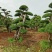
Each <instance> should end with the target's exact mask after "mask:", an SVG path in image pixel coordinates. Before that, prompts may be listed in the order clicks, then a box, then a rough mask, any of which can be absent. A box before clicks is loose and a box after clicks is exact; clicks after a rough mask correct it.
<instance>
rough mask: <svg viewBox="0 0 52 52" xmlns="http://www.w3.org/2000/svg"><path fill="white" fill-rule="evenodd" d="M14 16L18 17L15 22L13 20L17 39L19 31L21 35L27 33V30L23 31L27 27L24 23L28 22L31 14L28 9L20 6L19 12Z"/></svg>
mask: <svg viewBox="0 0 52 52" xmlns="http://www.w3.org/2000/svg"><path fill="white" fill-rule="evenodd" d="M15 12H16V14H15V16H18V18H17V19H16V20H14V24H15V25H14V24H13V25H14V26H15V27H14V29H15V28H16V29H15V30H16V34H15V36H16V39H19V36H20V31H21V33H22V32H23V33H25V32H27V30H26V29H25V28H26V27H27V25H26V24H25V22H26V21H27V20H30V18H29V15H31V16H33V14H32V13H31V12H28V7H27V6H26V5H22V6H20V7H19V10H16V11H15ZM13 25H12V26H11V28H12V27H13Z"/></svg>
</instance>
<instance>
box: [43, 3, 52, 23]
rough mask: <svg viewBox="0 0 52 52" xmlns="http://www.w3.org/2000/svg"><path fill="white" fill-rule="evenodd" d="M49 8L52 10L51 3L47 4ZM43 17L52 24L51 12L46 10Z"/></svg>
mask: <svg viewBox="0 0 52 52" xmlns="http://www.w3.org/2000/svg"><path fill="white" fill-rule="evenodd" d="M49 7H50V8H51V9H52V3H50V4H49ZM44 13H45V14H44V15H43V17H44V18H48V20H49V22H52V10H46V11H45V12H44Z"/></svg>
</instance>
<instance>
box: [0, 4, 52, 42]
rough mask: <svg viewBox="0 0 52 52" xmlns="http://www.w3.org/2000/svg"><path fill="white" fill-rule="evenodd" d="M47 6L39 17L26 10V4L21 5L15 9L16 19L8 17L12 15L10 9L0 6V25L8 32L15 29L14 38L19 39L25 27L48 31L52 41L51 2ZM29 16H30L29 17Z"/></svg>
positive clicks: (24, 31) (25, 30)
mask: <svg viewBox="0 0 52 52" xmlns="http://www.w3.org/2000/svg"><path fill="white" fill-rule="evenodd" d="M49 7H50V10H46V11H45V12H44V13H45V14H44V15H43V16H42V17H41V16H39V15H37V14H35V15H33V14H32V13H31V12H29V11H28V10H29V8H28V7H27V6H26V5H22V6H20V7H19V9H18V10H16V11H15V12H16V14H15V16H18V17H17V18H16V19H12V18H10V17H12V16H11V15H10V11H7V10H6V9H2V8H1V7H0V10H1V12H0V27H5V28H6V29H7V31H8V32H11V31H12V30H15V31H16V33H15V39H19V36H20V33H26V32H27V28H30V29H35V30H36V31H42V32H48V33H50V41H52V40H51V34H52V3H50V4H49ZM2 14H4V15H2ZM30 16H32V18H31V19H30ZM42 18H45V20H42Z"/></svg>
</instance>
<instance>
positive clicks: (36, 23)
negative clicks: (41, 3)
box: [32, 15, 41, 30]
mask: <svg viewBox="0 0 52 52" xmlns="http://www.w3.org/2000/svg"><path fill="white" fill-rule="evenodd" d="M32 20H33V23H34V28H35V30H38V28H39V25H40V21H41V17H40V16H39V15H34V17H33V18H32Z"/></svg>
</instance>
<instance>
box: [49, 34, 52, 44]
mask: <svg viewBox="0 0 52 52" xmlns="http://www.w3.org/2000/svg"><path fill="white" fill-rule="evenodd" d="M49 40H50V45H52V34H50V37H49Z"/></svg>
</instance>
